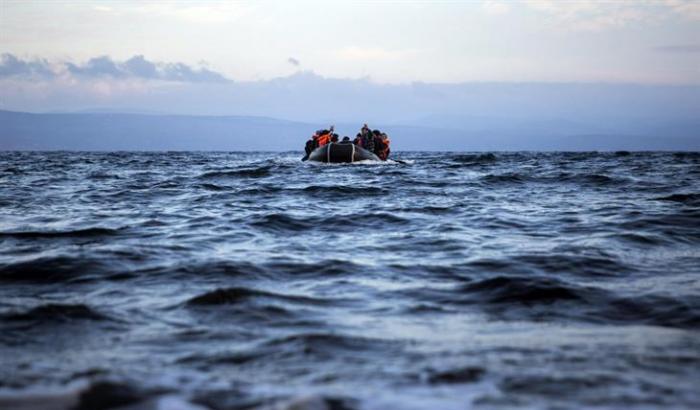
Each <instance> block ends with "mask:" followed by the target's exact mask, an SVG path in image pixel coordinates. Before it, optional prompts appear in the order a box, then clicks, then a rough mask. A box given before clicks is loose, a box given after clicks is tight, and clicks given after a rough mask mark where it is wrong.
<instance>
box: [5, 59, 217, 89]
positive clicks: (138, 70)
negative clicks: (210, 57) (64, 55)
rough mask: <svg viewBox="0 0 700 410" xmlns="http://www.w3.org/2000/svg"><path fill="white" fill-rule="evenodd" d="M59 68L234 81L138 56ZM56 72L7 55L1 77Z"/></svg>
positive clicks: (80, 74)
mask: <svg viewBox="0 0 700 410" xmlns="http://www.w3.org/2000/svg"><path fill="white" fill-rule="evenodd" d="M56 67H57V68H60V67H63V68H65V70H66V71H67V72H68V73H70V74H71V75H72V76H74V77H76V78H101V77H108V78H117V79H123V78H140V79H145V80H163V81H177V82H186V83H225V82H229V81H230V80H229V79H227V78H226V77H224V76H223V75H221V74H219V73H217V72H215V71H211V70H209V69H207V68H204V67H200V68H193V67H191V66H189V65H187V64H184V63H159V62H152V61H148V60H147V59H146V58H144V56H142V55H137V56H133V57H131V58H130V59H128V60H126V61H124V62H119V61H114V60H112V59H111V58H110V57H108V56H100V57H94V58H91V59H90V60H88V61H87V62H85V63H83V64H74V63H68V62H64V63H58V64H56ZM56 74H57V71H56V70H54V69H53V68H52V67H51V65H50V64H49V63H48V61H46V60H44V59H36V60H31V61H28V60H27V61H25V60H22V59H19V58H17V57H16V56H14V55H12V54H9V53H6V54H3V55H2V60H0V78H2V77H11V76H18V77H45V78H51V77H55V76H56Z"/></svg>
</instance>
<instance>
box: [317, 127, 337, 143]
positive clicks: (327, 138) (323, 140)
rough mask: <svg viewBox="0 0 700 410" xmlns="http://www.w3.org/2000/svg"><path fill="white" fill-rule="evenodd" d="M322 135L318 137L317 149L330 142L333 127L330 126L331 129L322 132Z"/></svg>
mask: <svg viewBox="0 0 700 410" xmlns="http://www.w3.org/2000/svg"><path fill="white" fill-rule="evenodd" d="M322 132H323V133H322V134H321V135H319V136H318V138H317V139H316V141H317V142H318V147H322V146H324V145H326V144H328V143H329V142H331V138H332V137H333V126H332V125H331V128H330V130H329V131H326V130H323V131H322Z"/></svg>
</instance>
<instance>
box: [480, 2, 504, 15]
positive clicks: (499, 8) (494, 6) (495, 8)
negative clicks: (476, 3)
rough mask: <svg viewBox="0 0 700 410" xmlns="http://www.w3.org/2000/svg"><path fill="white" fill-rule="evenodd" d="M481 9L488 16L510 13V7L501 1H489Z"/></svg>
mask: <svg viewBox="0 0 700 410" xmlns="http://www.w3.org/2000/svg"><path fill="white" fill-rule="evenodd" d="M481 9H482V10H484V12H485V13H486V14H505V13H508V12H509V11H510V6H509V5H507V4H506V3H503V2H500V1H494V0H487V1H485V2H483V3H482V4H481Z"/></svg>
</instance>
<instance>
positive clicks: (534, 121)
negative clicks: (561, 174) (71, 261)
mask: <svg viewBox="0 0 700 410" xmlns="http://www.w3.org/2000/svg"><path fill="white" fill-rule="evenodd" d="M328 125H329V124H322V123H311V122H296V121H288V120H280V119H275V118H267V117H257V116H204V115H201V116H200V115H198V116H190V115H165V114H134V113H129V114H125V113H112V112H104V111H102V112H80V113H45V114H34V113H23V112H13V111H0V150H81V151H82V150H85V151H93V150H94V151H111V150H146V151H148V150H205V151H219V150H222V151H239V150H240V151H248V150H259V151H268V150H269V151H288V150H302V149H303V145H304V142H305V140H306V139H307V138H308V137H309V135H311V133H312V132H313V131H314V130H316V129H319V128H324V127H327V126H328ZM335 125H336V129H337V130H338V131H339V133H340V134H341V136H342V135H348V136H350V137H352V136H353V135H354V134H355V133H356V132H357V130H358V129H359V128H360V127H361V125H362V124H361V123H359V122H357V123H339V124H335ZM370 125H373V124H370ZM380 127H381V129H382V130H383V131H385V132H387V133H388V134H389V135H390V136H391V139H392V148H393V149H394V150H430V151H485V150H487V151H519V150H537V151H548V150H567V151H568V150H571V151H579V150H696V151H700V120H698V119H687V118H686V119H660V120H654V119H634V118H620V119H618V120H616V121H610V120H608V121H606V122H605V125H602V124H599V123H597V122H596V121H595V119H590V118H589V119H587V120H585V121H584V120H580V121H574V120H569V119H556V118H555V119H548V118H541V117H533V118H522V117H520V118H506V117H495V116H460V115H436V116H430V115H427V116H425V117H424V118H420V119H417V120H413V121H405V122H402V123H387V124H381V125H380Z"/></svg>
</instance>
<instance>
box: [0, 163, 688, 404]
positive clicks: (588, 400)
mask: <svg viewBox="0 0 700 410" xmlns="http://www.w3.org/2000/svg"><path fill="white" fill-rule="evenodd" d="M300 157H301V154H299V153H282V154H280V153H195V152H192V153H180V152H178V153H122V152H120V153H60V152H57V153H12V152H5V153H0V408H3V409H4V408H8V409H10V408H12V409H17V408H22V409H29V408H32V409H33V408H36V409H67V408H80V409H99V408H108V407H110V406H127V407H126V408H129V409H147V408H161V409H248V408H254V409H258V408H260V409H334V410H339V409H421V410H432V409H446V410H451V409H468V408H477V409H481V408H484V409H489V408H558V409H567V408H571V409H578V408H590V407H595V408H627V407H631V408H658V409H668V408H686V409H697V408H700V388H699V387H698V386H700V154H697V153H631V154H630V153H626V152H620V153H494V154H472V153H403V154H400V155H399V158H401V159H402V160H404V161H405V163H395V162H394V163H366V164H361V163H358V164H352V165H319V164H312V163H302V162H300V161H299V158H300ZM76 406H77V407H76ZM295 406H296V407H295Z"/></svg>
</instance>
